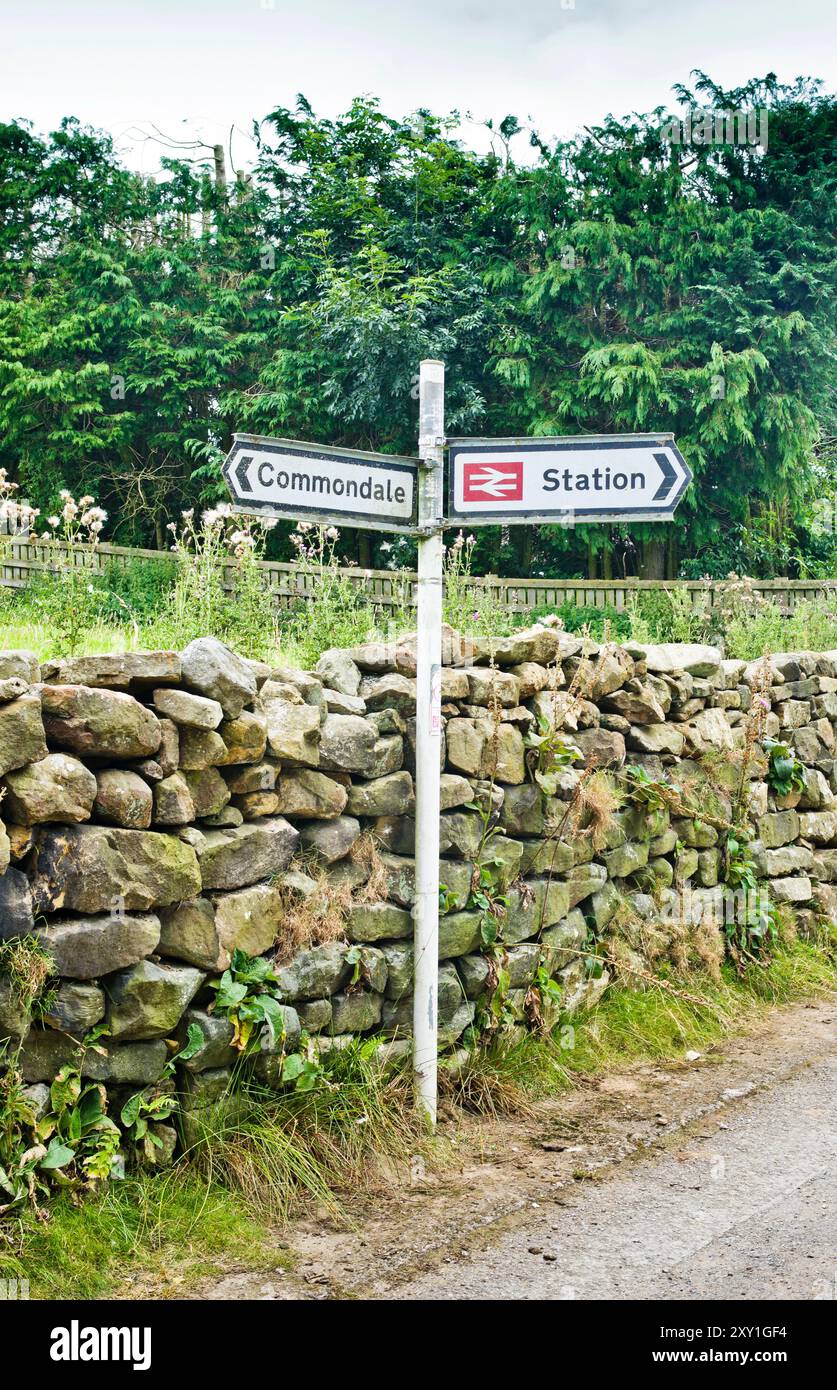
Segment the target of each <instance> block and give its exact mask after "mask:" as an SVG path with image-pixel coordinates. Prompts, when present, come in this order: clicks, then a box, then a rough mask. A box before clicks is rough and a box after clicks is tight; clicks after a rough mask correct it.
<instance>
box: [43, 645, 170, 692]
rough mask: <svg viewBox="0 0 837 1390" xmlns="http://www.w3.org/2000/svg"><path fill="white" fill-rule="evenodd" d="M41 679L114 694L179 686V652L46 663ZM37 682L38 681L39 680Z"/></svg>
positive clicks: (105, 654)
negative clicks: (97, 688) (108, 691)
mask: <svg viewBox="0 0 837 1390" xmlns="http://www.w3.org/2000/svg"><path fill="white" fill-rule="evenodd" d="M41 672H42V674H41V679H42V680H43V681H46V682H48V683H49V684H50V685H87V686H106V687H107V688H108V689H110V690H130V689H132V688H134V687H136V688H137V689H140V690H141V689H143V688H147V687H148V686H152V685H177V683H178V681H179V680H180V676H181V668H180V657H179V656H178V654H177V652H103V653H100V654H98V655H96V656H68V657H64V658H63V659H60V660H57V661H45V662H44V664H43V666H42V668H41ZM35 679H36V680H37V677H35Z"/></svg>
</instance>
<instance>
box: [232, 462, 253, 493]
mask: <svg viewBox="0 0 837 1390" xmlns="http://www.w3.org/2000/svg"><path fill="white" fill-rule="evenodd" d="M252 462H253V455H252V454H239V456H238V458H237V459H236V461H235V463H234V464H233V466H232V469H231V472H232V476H233V481H234V483H235V485H236V487H237V488H238V491H239V492H252V491H253V489H252V488H251V486H250V482H249V479H248V477H247V469H248V468H249V467H250V464H251V463H252Z"/></svg>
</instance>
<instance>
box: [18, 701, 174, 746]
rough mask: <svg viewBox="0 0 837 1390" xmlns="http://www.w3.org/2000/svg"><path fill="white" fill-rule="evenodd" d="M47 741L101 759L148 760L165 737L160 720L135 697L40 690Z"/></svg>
mask: <svg viewBox="0 0 837 1390" xmlns="http://www.w3.org/2000/svg"><path fill="white" fill-rule="evenodd" d="M41 701H42V706H43V720H44V728H45V729H46V734H47V738H48V739H49V740H50V742H52V743H57V744H59V745H60V746H61V747H62V748H70V749H71V750H72V751H73V752H74V753H80V754H83V755H87V756H93V757H96V758H148V757H150V756H151V755H152V754H153V753H156V751H157V749H158V748H159V746H160V740H161V738H162V734H161V731H160V724H159V720H158V719H157V716H156V715H155V714H152V712H151V710H149V709H146V708H145V706H144V705H141V704H140V703H139V701H138V700H135V699H134V697H133V695H126V694H125V693H124V692H123V691H119V690H104V689H97V688H95V687H93V686H85V685H44V686H42V687H41Z"/></svg>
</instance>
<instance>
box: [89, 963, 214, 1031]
mask: <svg viewBox="0 0 837 1390" xmlns="http://www.w3.org/2000/svg"><path fill="white" fill-rule="evenodd" d="M205 978H206V977H205V975H203V974H202V973H201V971H199V970H195V969H193V968H192V967H191V966H188V965H172V964H170V963H168V962H166V963H161V964H157V963H156V962H155V961H150V960H142V961H140V962H139V963H138V964H137V965H132V966H129V968H128V969H127V970H120V971H118V973H117V974H115V975H112V976H111V977H110V979H109V980H108V982H107V994H108V1001H109V1003H108V1024H109V1026H110V1034H111V1037H112V1038H113V1039H114V1040H115V1041H117V1042H118V1041H124V1042H127V1041H129V1040H132V1041H139V1040H144V1039H146V1038H165V1037H168V1036H169V1034H171V1033H173V1032H174V1030H175V1028H176V1027H177V1025H178V1023H179V1022H180V1019H181V1017H182V1016H183V1014H184V1012H185V1011H186V1008H187V1007H188V1005H189V1004H190V1003H191V1001H192V999H193V998H194V996H195V995H196V994H197V992H198V990H199V989H200V987H201V985H202V984H203V982H204V980H205Z"/></svg>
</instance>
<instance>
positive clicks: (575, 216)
mask: <svg viewBox="0 0 837 1390" xmlns="http://www.w3.org/2000/svg"><path fill="white" fill-rule="evenodd" d="M676 95H677V97H678V99H679V100H680V101H681V102H682V103H684V104H686V105H691V106H706V105H707V104H709V105H711V106H713V107H714V108H715V109H717V110H733V109H741V108H756V107H757V108H766V109H767V111H768V113H769V120H770V142H769V148H768V149H767V150H762V149H759V148H754V147H740V146H724V145H717V144H713V145H706V146H695V147H693V148H688V147H682V148H678V147H673V146H672V145H671V144H670V143H668V142H667V141H666V140H665V138H664V136H663V125H664V117H663V116H662V113H661V112H659V111H657V112H652V113H649V114H646V115H641V114H634V115H631V116H627V117H625V118H623V119H618V118H616V117H614V116H608V117H606V118H605V119H604V120H603V121H602V122H601V123H600V124H598V125H594V126H591V127H590V128H589V129H587V130H585V131H584V132H583V133H582V134H581V135H579V136H578V137H577V138H574V139H571V140H562V141H557V142H548V141H547V140H545V139H543V138H542V137H541V136H540V135H539V134H538V133H537V132H532V133H531V136H530V142H529V147H528V150H527V151H526V153H525V165H524V161H523V155H524V151H523V141H524V140H525V138H526V137H525V136H524V134H523V131H522V127H521V126H519V125H518V123H517V122H515V121H514V120H510V121H509V122H507V123H506V125H505V133H504V134H503V136H502V140H503V145H504V148H503V151H502V154H500V153H497V152H495V151H494V150H491V151H490V152H489V153H487V154H484V155H481V154H477V153H475V152H474V151H472V150H469V149H467V148H466V147H465V146H464V145H463V144H462V142H461V140H459V139H458V138H457V136H456V134H455V129H454V128H455V126H456V125H457V120H456V118H455V117H451V118H450V119H447V120H445V119H439V118H437V117H434V116H433V115H431V114H430V113H424V114H423V119H422V123H421V126H420V127H417V126H416V125H415V123H408V122H405V121H402V120H398V119H395V118H393V117H390V116H387V115H385V114H384V113H383V112H382V111H381V110H380V109H379V107H378V105H377V103H376V102H375V101H373V100H370V99H368V98H365V99H361V100H357V101H355V102H354V103H353V104H352V106H351V108H350V110H349V111H347V112H345V113H344V114H343V115H341V116H340V117H338V118H337V119H332V118H322V117H318V116H317V115H316V114H315V113H314V112H313V111H312V109H311V107H310V106H309V104H308V103H307V102H306V101H305V100H304V98H300V99H299V100H298V103H297V106H296V108H295V109H289V108H285V107H278V108H276V109H275V110H274V111H272V112H270V113H269V114H268V115H267V117H266V118H265V119H264V120H263V121H261V122H260V123H259V124H258V126H257V127H256V131H257V134H256V141H257V159H256V167H255V169H254V172H253V177H252V179H251V180H248V181H247V182H246V183H245V182H243V181H241V182H236V183H235V184H233V185H232V186H230V187H224V186H223V185H220V184H218V183H216V181H215V179H214V177H213V170H212V168H211V165H210V156H209V152H207V159H206V162H205V163H204V162H201V161H200V160H197V161H196V162H194V163H192V162H187V161H186V160H178V159H175V158H171V157H169V156H168V155H166V156H165V157H164V158H163V160H162V168H161V170H160V172H161V174H162V175H163V177H160V178H149V179H145V178H142V179H141V178H138V177H137V176H136V175H135V174H134V173H133V172H132V171H130V170H128V169H127V168H125V167H124V166H123V165H122V163H121V162H120V160H119V158H118V157H117V155H116V153H115V151H114V148H113V143H112V141H111V139H110V138H109V137H108V136H106V135H104V134H102V133H100V132H96V131H93V130H90V129H87V128H85V127H83V126H82V125H80V124H79V122H78V121H77V120H75V119H72V118H68V119H66V120H65V121H63V122H62V123H61V125H60V127H59V128H58V129H57V130H56V131H54V132H53V133H52V134H50V135H49V136H47V137H41V136H39V135H37V134H36V133H34V132H33V131H32V130H31V128H30V127H29V126H28V124H26V123H25V122H19V121H14V122H9V123H7V124H4V125H0V185H2V188H3V194H2V204H0V206H1V207H2V215H0V439H2V444H0V467H2V466H5V467H7V468H8V469H9V470H10V473H11V475H12V476H13V477H14V478H15V480H16V481H18V482H19V483H21V485H22V487H23V490H24V494H25V495H28V496H29V498H30V500H31V501H32V502H33V503H34V504H35V505H36V506H38V507H40V508H41V509H42V510H43V511H44V512H47V511H49V510H50V509H54V508H55V506H56V505H57V501H58V496H59V493H60V490H61V488H62V487H68V486H69V487H76V486H78V487H84V488H86V489H89V490H90V491H92V492H94V493H95V494H96V495H97V496H98V497H99V498H100V499H101V500H102V502H103V505H104V506H105V507H106V508H107V510H108V512H109V513H110V515H111V517H112V518H113V519H115V520H114V523H113V534H114V537H115V538H116V539H118V540H121V541H124V542H126V543H133V544H137V543H153V544H154V545H156V546H157V548H159V549H162V548H163V547H164V545H165V526H166V522H167V520H168V519H169V518H170V517H172V516H174V515H177V514H178V513H179V511H180V510H182V509H183V508H184V507H190V506H194V505H199V504H202V503H206V502H213V501H215V500H217V499H218V498H219V497H220V496H222V495H223V484H222V482H221V480H220V474H219V463H220V460H221V458H222V456H223V452H224V450H225V448H226V447H227V445H228V443H229V440H230V436H231V432H232V430H233V429H242V428H244V429H251V430H256V431H260V432H266V433H272V434H277V435H286V436H288V435H290V436H296V437H299V436H302V437H303V438H304V437H309V438H315V439H321V440H323V441H324V442H331V443H334V444H340V445H348V446H355V447H360V448H376V449H381V450H383V451H384V452H401V453H411V452H412V451H413V450H414V447H415V437H416V426H417V404H416V392H415V379H414V378H415V373H416V370H417V364H418V361H419V360H420V358H422V357H428V356H434V357H435V356H439V357H443V358H445V360H446V361H447V364H448V398H447V419H448V427H449V429H450V431H451V433H460V434H461V433H477V432H479V433H483V434H487V435H492V434H495V435H510V434H511V435H515V434H520V435H526V434H530V435H540V434H546V433H559V434H561V433H577V432H583V431H592V432H602V431H620V430H647V429H649V428H660V427H662V426H663V425H665V427H667V428H671V429H673V430H674V431H675V433H676V434H677V436H678V439H679V442H680V443H681V446H682V447H683V449H684V452H685V454H686V457H687V458H688V460H689V462H690V464H691V466H692V468H693V470H694V473H695V479H696V481H695V487H694V489H693V490H692V491H691V493H690V494H689V495H688V496H687V498H686V499H685V500H684V503H683V506H682V507H681V508H680V511H679V513H678V517H677V521H676V523H675V524H674V526H673V527H669V528H667V529H666V530H663V528H661V527H655V526H654V525H653V524H652V523H639V524H637V525H633V526H631V527H625V526H621V527H617V526H614V527H609V528H594V527H585V526H579V527H576V528H564V527H556V526H544V527H541V528H539V529H538V532H537V535H530V536H526V535H524V534H523V533H522V530H516V531H515V532H514V533H504V532H503V531H501V530H500V528H497V527H484V528H480V531H479V535H478V536H477V537H476V539H475V542H474V549H473V556H474V569H475V571H477V572H483V573H484V572H487V571H488V572H495V573H503V574H514V573H522V574H545V573H552V574H566V575H572V576H575V575H578V574H584V573H587V572H588V567H589V565H590V564H591V562H592V563H594V564H595V563H596V562H597V560H599V559H601V558H602V557H605V556H607V555H609V556H610V558H611V561H612V564H611V567H610V568H612V570H613V572H614V573H617V572H619V566H620V564H621V565H622V566H624V568H625V570H626V572H628V573H631V572H633V569H634V568H637V567H638V568H639V570H640V572H642V573H649V574H652V573H659V572H661V565H660V555H661V552H662V549H663V547H664V546H667V548H668V553H667V558H666V561H665V563H666V566H667V569H666V570H665V572H667V573H669V574H674V573H676V572H677V566H678V555H679V557H680V563H682V564H683V566H684V572H688V573H692V574H695V575H699V574H702V573H707V572H709V573H712V574H715V575H723V574H726V573H728V572H729V571H730V570H736V571H738V572H741V571H742V570H744V569H755V568H756V566H759V567H761V569H762V572H764V571H765V570H769V571H770V572H772V573H777V572H779V571H780V570H781V569H785V568H786V567H788V566H790V567H791V568H792V569H793V570H794V572H796V571H799V572H800V573H801V572H803V571H804V572H806V573H816V572H820V573H824V572H827V567H828V566H829V564H830V563H831V559H830V557H831V556H833V553H834V547H833V543H832V542H831V540H830V538H829V536H828V535H827V534H826V533H825V532H824V530H823V528H819V529H817V528H815V527H814V526H812V525H811V517H812V508H813V507H814V505H815V503H816V501H817V499H819V498H822V497H823V496H825V495H826V493H827V492H828V491H829V490H830V491H832V492H833V439H834V437H835V433H837V432H836V431H835V427H834V396H833V360H834V351H835V312H834V309H835V294H836V293H837V269H835V257H834V249H833V248H834V230H835V216H837V213H835V198H834V187H835V173H834V167H835V166H834V161H833V159H832V158H831V153H832V147H833V143H834V129H835V123H837V103H835V100H834V97H833V96H832V95H830V94H826V93H824V92H823V91H822V90H821V88H820V86H819V85H818V84H817V83H815V82H812V81H810V80H807V79H799V80H798V81H796V82H794V83H792V84H782V83H780V82H778V81H777V79H776V78H775V77H773V76H767V77H766V78H764V79H754V80H752V81H750V82H747V83H745V84H744V85H742V86H740V87H737V88H734V89H732V90H729V91H725V90H722V89H721V88H720V87H718V86H717V84H714V83H713V82H712V81H711V79H709V78H708V77H707V76H705V75H703V74H697V76H696V78H695V82H694V86H693V88H692V89H690V90H687V89H684V88H677V89H676ZM271 544H272V547H273V553H274V554H275V555H276V556H277V557H278V556H281V557H283V558H284V557H287V556H288V555H289V553H290V550H289V540H288V528H286V527H284V526H283V527H280V528H279V529H278V530H277V533H276V535H275V537H274V538H273V540H272V543H271ZM390 544H391V543H390V542H389V541H386V540H385V539H383V538H381V540H375V541H364V540H360V539H358V538H357V537H356V536H351V535H349V536H347V538H346V545H347V547H348V553H349V554H350V557H351V558H353V559H354V560H356V561H358V562H360V563H361V564H364V565H369V564H370V563H371V562H373V560H374V556H375V554H377V555H378V556H381V555H383V554H384V547H386V546H389V545H390ZM655 565H656V568H655ZM777 567H778V569H777ZM608 572H610V569H609V570H608ZM127 601H129V602H130V599H129V600H127ZM477 611H481V605H480V609H478V610H477Z"/></svg>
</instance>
